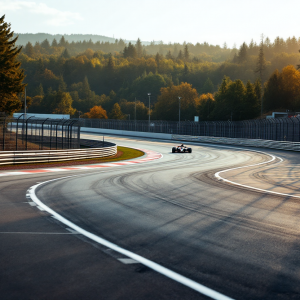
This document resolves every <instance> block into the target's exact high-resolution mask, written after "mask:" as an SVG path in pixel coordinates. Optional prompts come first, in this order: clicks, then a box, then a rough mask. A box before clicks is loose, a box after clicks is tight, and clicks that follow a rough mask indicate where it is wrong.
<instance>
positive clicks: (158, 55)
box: [155, 52, 161, 70]
mask: <svg viewBox="0 0 300 300" xmlns="http://www.w3.org/2000/svg"><path fill="white" fill-rule="evenodd" d="M160 59H161V57H160V54H159V53H158V52H157V53H156V55H155V62H156V65H157V70H159V61H160Z"/></svg>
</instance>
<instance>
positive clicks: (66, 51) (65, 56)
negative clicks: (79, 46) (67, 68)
mask: <svg viewBox="0 0 300 300" xmlns="http://www.w3.org/2000/svg"><path fill="white" fill-rule="evenodd" d="M61 57H63V58H66V59H68V58H70V57H71V56H70V53H69V51H68V49H67V48H65V50H64V51H63V53H62V54H61Z"/></svg>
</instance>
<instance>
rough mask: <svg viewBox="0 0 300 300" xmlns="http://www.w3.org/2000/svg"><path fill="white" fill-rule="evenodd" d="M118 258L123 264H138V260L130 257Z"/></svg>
mask: <svg viewBox="0 0 300 300" xmlns="http://www.w3.org/2000/svg"><path fill="white" fill-rule="evenodd" d="M118 260H119V261H120V262H121V263H123V264H125V265H132V264H139V263H140V262H138V261H136V260H134V259H132V258H118Z"/></svg>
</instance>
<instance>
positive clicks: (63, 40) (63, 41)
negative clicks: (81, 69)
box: [58, 36, 67, 47]
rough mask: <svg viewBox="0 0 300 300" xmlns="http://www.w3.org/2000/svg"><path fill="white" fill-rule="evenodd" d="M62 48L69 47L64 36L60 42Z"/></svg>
mask: <svg viewBox="0 0 300 300" xmlns="http://www.w3.org/2000/svg"><path fill="white" fill-rule="evenodd" d="M58 45H59V46H60V47H66V46H67V42H66V40H65V37H64V36H62V37H61V39H60V40H59V44H58Z"/></svg>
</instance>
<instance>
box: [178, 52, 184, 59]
mask: <svg viewBox="0 0 300 300" xmlns="http://www.w3.org/2000/svg"><path fill="white" fill-rule="evenodd" d="M177 59H180V60H183V54H182V51H181V50H179V53H178V56H177Z"/></svg>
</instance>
